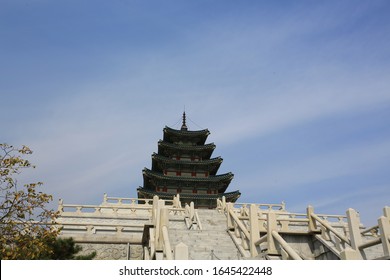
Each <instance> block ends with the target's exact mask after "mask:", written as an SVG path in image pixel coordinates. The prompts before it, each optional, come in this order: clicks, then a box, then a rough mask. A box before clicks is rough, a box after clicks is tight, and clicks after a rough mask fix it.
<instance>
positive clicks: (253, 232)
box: [249, 204, 260, 257]
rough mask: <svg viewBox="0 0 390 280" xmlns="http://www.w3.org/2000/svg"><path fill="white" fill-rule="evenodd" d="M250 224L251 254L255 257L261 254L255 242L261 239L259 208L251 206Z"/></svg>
mask: <svg viewBox="0 0 390 280" xmlns="http://www.w3.org/2000/svg"><path fill="white" fill-rule="evenodd" d="M249 224H250V232H249V234H250V241H249V242H250V252H251V256H252V257H255V256H257V255H258V254H259V252H258V251H257V247H256V245H255V242H256V241H257V240H259V239H260V231H259V218H258V216H257V206H256V205H255V204H251V205H250V208H249Z"/></svg>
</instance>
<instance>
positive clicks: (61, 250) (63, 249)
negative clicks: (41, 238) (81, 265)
mask: <svg viewBox="0 0 390 280" xmlns="http://www.w3.org/2000/svg"><path fill="white" fill-rule="evenodd" d="M50 247H51V248H52V252H51V253H49V254H47V255H45V256H42V257H41V259H49V260H92V259H93V258H94V257H95V256H96V252H92V253H90V254H87V255H80V254H79V253H80V252H81V250H82V247H81V246H79V245H76V243H75V242H74V240H73V238H57V239H55V240H54V242H52V243H51V244H50Z"/></svg>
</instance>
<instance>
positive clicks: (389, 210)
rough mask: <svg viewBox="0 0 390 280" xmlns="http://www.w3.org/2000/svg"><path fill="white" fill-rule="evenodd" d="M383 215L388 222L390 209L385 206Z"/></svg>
mask: <svg viewBox="0 0 390 280" xmlns="http://www.w3.org/2000/svg"><path fill="white" fill-rule="evenodd" d="M383 215H384V216H385V217H386V218H387V219H388V220H389V221H390V207H389V206H386V207H385V208H383Z"/></svg>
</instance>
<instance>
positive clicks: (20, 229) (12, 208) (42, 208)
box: [0, 144, 58, 259]
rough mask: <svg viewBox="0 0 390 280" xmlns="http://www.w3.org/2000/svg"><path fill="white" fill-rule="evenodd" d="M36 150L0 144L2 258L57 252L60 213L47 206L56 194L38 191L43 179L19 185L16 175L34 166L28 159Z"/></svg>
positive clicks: (31, 256)
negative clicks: (57, 218) (58, 217)
mask: <svg viewBox="0 0 390 280" xmlns="http://www.w3.org/2000/svg"><path fill="white" fill-rule="evenodd" d="M31 153H32V151H31V150H30V149H29V148H28V147H26V146H23V147H22V148H15V147H13V146H10V145H8V144H0V257H1V259H40V258H41V257H42V256H43V255H47V254H48V253H51V252H53V248H52V247H51V244H52V243H53V242H55V240H56V237H57V235H58V230H57V229H56V228H55V227H53V224H54V222H53V221H54V219H55V217H56V215H57V213H56V212H54V211H53V210H48V209H46V205H47V204H48V203H49V202H50V201H51V200H52V196H51V195H48V194H45V193H43V192H40V191H38V188H39V187H40V186H41V185H42V183H41V182H38V183H30V184H26V185H24V186H22V187H19V186H18V184H17V183H18V182H17V180H16V179H15V177H16V176H17V175H18V174H20V173H21V171H22V170H23V169H26V168H34V166H33V165H31V163H30V162H29V161H28V160H26V159H24V157H26V156H28V155H30V154H31Z"/></svg>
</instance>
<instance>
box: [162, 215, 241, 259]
mask: <svg viewBox="0 0 390 280" xmlns="http://www.w3.org/2000/svg"><path fill="white" fill-rule="evenodd" d="M196 211H197V212H198V216H199V220H200V222H201V225H202V230H189V229H187V227H186V226H185V223H184V222H183V220H181V221H179V220H176V221H172V220H170V224H169V239H170V240H169V241H170V243H171V246H172V248H174V247H175V246H176V245H177V244H179V243H180V242H182V243H184V244H185V245H187V246H188V251H189V259H190V260H212V259H214V260H218V259H221V260H237V259H240V254H239V251H238V249H237V247H236V246H235V244H234V243H233V241H232V239H231V238H230V236H229V234H228V233H227V226H226V216H225V215H224V214H223V213H220V212H219V211H218V210H217V209H197V210H196Z"/></svg>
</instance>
